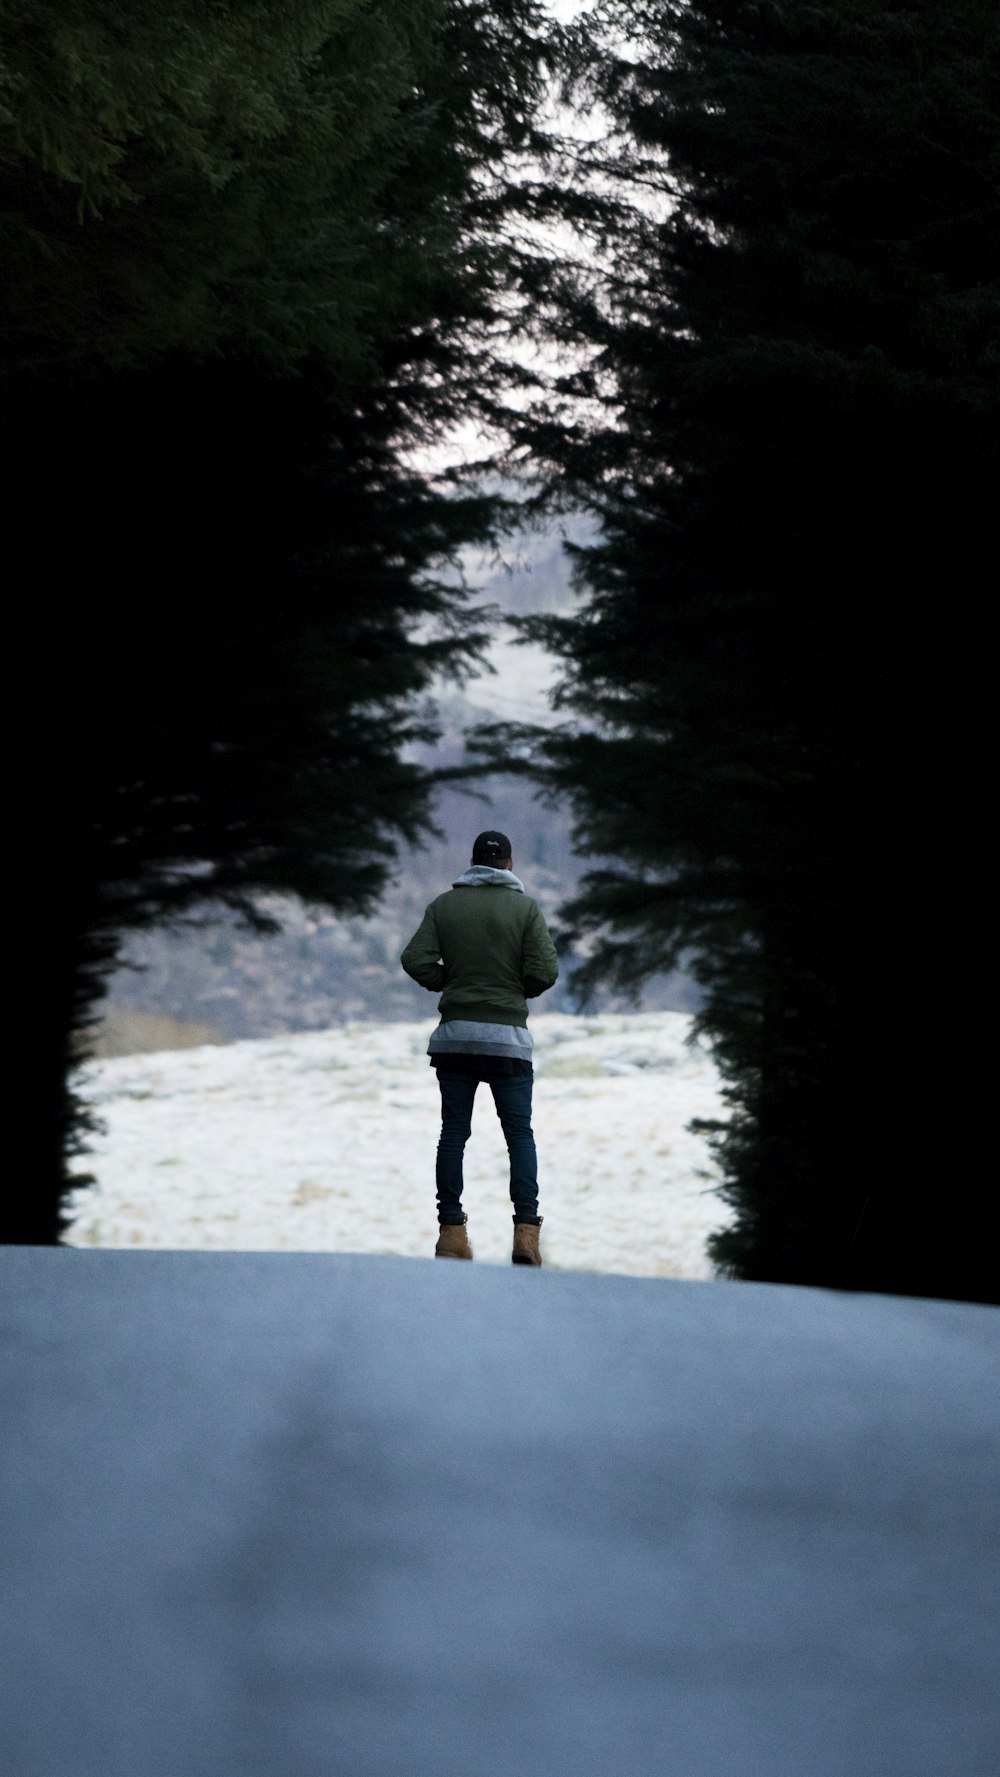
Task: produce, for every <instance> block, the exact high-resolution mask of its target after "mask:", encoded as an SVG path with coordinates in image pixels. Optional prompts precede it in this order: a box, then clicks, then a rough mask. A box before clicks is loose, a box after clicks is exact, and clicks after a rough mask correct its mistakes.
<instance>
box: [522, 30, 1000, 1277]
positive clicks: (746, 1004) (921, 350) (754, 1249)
mask: <svg viewBox="0 0 1000 1777" xmlns="http://www.w3.org/2000/svg"><path fill="white" fill-rule="evenodd" d="M997 41H998V25H997V15H996V12H995V9H994V8H991V7H989V6H987V5H985V4H983V3H982V0H959V3H958V4H957V5H955V6H952V7H949V8H948V9H947V11H946V12H944V13H943V12H942V11H941V9H940V8H939V7H938V6H937V5H936V4H934V3H933V0H896V3H893V4H888V3H885V4H880V5H875V6H872V5H870V4H862V3H861V0H824V3H821V4H818V5H815V6H809V7H795V6H792V7H789V6H785V5H781V4H777V3H776V0H775V3H772V0H762V3H761V4H759V5H754V6H752V7H751V6H746V5H744V4H741V3H740V0H705V3H700V0H690V3H689V0H683V3H677V4H674V3H672V0H648V3H646V4H643V3H642V0H640V3H639V4H638V5H632V4H631V3H630V4H629V5H628V6H627V7H625V6H620V5H618V4H617V3H616V0H609V3H608V4H606V5H604V6H603V7H601V8H599V9H598V12H597V14H596V15H595V16H594V17H591V18H589V19H587V20H585V21H584V22H583V23H582V25H581V26H580V27H579V30H578V32H577V35H576V43H575V52H574V53H575V61H576V76H577V82H578V87H579V89H580V90H582V91H584V92H586V93H587V94H588V95H589V96H591V97H596V98H598V99H599V100H600V101H601V102H602V103H603V105H604V106H605V108H606V111H607V113H608V114H609V115H610V118H611V120H612V125H613V130H614V131H617V135H616V134H614V133H611V134H610V135H609V136H608V137H607V139H606V140H605V141H604V142H602V143H601V144H600V145H598V146H597V147H595V148H594V149H593V150H592V152H591V160H592V163H593V168H594V171H595V173H599V174H600V180H601V181H602V182H603V189H604V192H605V193H606V197H607V203H606V208H605V224H604V231H603V239H601V240H599V245H600V248H601V251H602V253H603V255H604V258H603V265H604V271H603V274H602V276H601V277H598V276H597V275H596V274H592V275H590V276H589V277H579V276H578V277H576V278H573V277H570V276H568V275H566V274H565V273H563V272H559V273H557V275H556V276H555V277H554V278H553V279H552V280H550V283H549V287H548V293H547V294H548V301H549V303H550V305H551V308H552V310H553V312H554V313H555V314H556V315H557V317H558V321H559V326H560V328H561V331H562V334H563V336H564V337H567V338H574V339H576V340H577V341H578V342H582V343H583V344H584V345H585V346H586V347H587V348H588V349H589V354H590V355H589V359H588V362H587V364H586V368H585V369H582V370H579V371H577V372H576V373H571V372H568V373H567V375H566V376H565V378H564V379H563V383H562V390H563V393H565V394H575V395H576V396H578V397H585V398H586V399H587V401H588V402H589V403H590V404H591V411H592V412H593V411H594V410H595V409H596V411H597V414H598V417H597V418H596V419H593V420H587V419H585V418H580V417H577V419H576V421H575V423H573V424H569V423H566V424H559V423H557V422H554V420H553V415H552V410H551V406H550V407H549V408H548V409H547V410H546V411H544V412H538V413H536V414H535V416H534V419H533V421H529V422H527V423H526V424H525V427H524V430H523V434H522V437H521V441H520V442H521V447H522V448H524V447H525V446H530V448H531V449H532V450H533V451H534V452H535V453H536V456H538V457H539V458H541V459H543V460H546V461H547V463H548V465H549V469H550V490H557V492H558V497H559V498H561V499H573V500H575V501H577V502H578V503H580V504H582V505H583V506H584V507H585V508H587V509H588V510H590V511H591V512H593V513H594V514H596V515H597V516H598V517H599V519H600V521H601V525H602V535H601V538H600V540H599V541H598V542H597V544H596V545H595V546H593V547H592V548H589V549H582V550H578V551H576V555H577V562H578V568H579V575H580V583H581V587H582V588H583V590H584V592H585V594H586V600H585V605H584V609H583V613H582V615H581V616H580V617H578V618H572V619H565V620H556V619H551V618H544V619H536V620H533V621H531V622H530V623H528V624H527V625H526V628H527V629H528V631H529V632H530V633H531V634H533V635H534V636H536V637H541V638H542V639H544V640H545V641H546V642H547V643H548V644H549V645H550V646H551V647H553V648H554V649H555V650H556V651H557V652H558V653H559V654H560V655H561V656H562V659H563V661H564V663H565V668H566V681H565V686H564V692H563V703H564V707H565V709H566V710H567V711H568V712H569V715H570V720H569V721H568V722H567V723H565V724H564V726H563V727H562V728H561V729H560V730H557V731H556V733H555V734H554V735H550V736H543V735H539V734H534V735H532V734H529V733H525V734H523V735H522V737H521V746H522V758H523V760H524V762H525V763H526V764H527V765H528V766H529V767H530V768H531V769H533V770H535V772H536V773H537V774H538V775H539V777H540V778H541V780H542V781H543V782H547V783H548V784H549V785H551V786H552V787H553V788H555V789H558V790H559V791H560V792H562V793H569V794H570V795H571V796H572V797H573V798H574V801H575V807H576V812H577V817H578V835H579V839H580V843H581V845H582V847H583V848H584V849H585V850H586V851H588V852H589V853H592V854H598V855H600V854H604V855H606V856H607V857H609V858H610V859H617V860H623V861H624V862H623V863H621V864H618V863H610V864H609V865H608V867H607V868H604V869H601V868H597V869H595V871H594V872H592V873H591V875H590V876H589V878H588V879H586V880H585V884H584V888H583V890H582V892H581V893H580V895H579V896H578V898H577V899H576V900H575V902H574V903H573V905H572V906H571V907H570V908H569V910H568V915H569V919H570V922H571V923H572V925H573V926H574V927H575V929H576V931H577V933H578V934H586V935H588V936H589V938H590V941H591V943H592V945H593V951H592V956H591V959H590V962H589V964H588V967H587V970H586V971H585V979H586V978H587V977H589V978H590V979H591V980H596V979H599V978H610V979H612V980H614V981H616V982H618V983H619V984H623V985H628V984H630V983H631V984H635V983H638V982H641V981H642V980H643V979H645V978H646V976H647V975H648V974H650V973H652V972H653V971H655V970H657V969H662V968H664V967H669V966H670V965H671V964H672V963H674V962H676V960H677V959H678V957H679V956H681V955H682V954H684V955H686V956H687V957H688V958H689V959H690V960H691V964H692V966H693V967H694V969H695V972H696V973H697V975H698V978H699V980H700V981H701V983H702V985H703V987H704V990H705V993H706V996H707V997H706V1006H705V1011H704V1015H703V1020H702V1022H703V1026H704V1028H705V1029H706V1030H707V1031H708V1032H709V1033H710V1034H711V1036H712V1038H713V1040H714V1042H715V1045H716V1049H717V1052H718V1055H719V1058H720V1061H721V1064H722V1068H723V1072H724V1075H725V1078H726V1081H727V1084H728V1091H729V1096H730V1101H731V1104H732V1108H733V1117H732V1121H731V1123H730V1124H729V1125H728V1127H727V1128H726V1129H724V1130H719V1131H717V1132H716V1134H717V1139H718V1147H719V1152H720V1154H721V1157H722V1162H723V1165H724V1169H725V1177H726V1185H725V1190H724V1196H725V1197H726V1199H727V1201H728V1202H729V1203H730V1204H731V1205H732V1206H733V1208H734V1209H735V1212H736V1217H735V1223H734V1225H733V1227H732V1228H731V1229H730V1230H729V1231H727V1232H725V1233H720V1234H719V1235H718V1236H717V1237H716V1239H715V1241H714V1254H715V1258H716V1260H717V1262H718V1263H719V1265H720V1266H721V1267H722V1268H723V1270H725V1271H727V1272H729V1273H730V1274H733V1275H736V1276H739V1277H743V1278H750V1279H771V1280H778V1281H783V1282H792V1283H802V1284H813V1285H816V1284H819V1285H835V1286H847V1287H864V1288H876V1289H885V1290H897V1291H904V1292H914V1293H929V1294H938V1295H954V1296H971V1297H973V1298H979V1299H984V1300H995V1299H996V1289H997V1285H996V1280H995V1270H994V1268H993V1267H990V1266H987V1265H986V1264H985V1263H984V1262H983V1261H982V1259H981V1257H980V1253H979V1251H978V1246H977V1240H976V1235H975V1231H974V1230H975V1227H976V1224H977V1219H978V1213H979V1210H980V1207H981V1203H982V1197H981V1192H982V1181H981V1177H980V1176H978V1175H977V1171H976V1167H975V1166H974V1165H973V1164H970V1163H969V1162H968V1161H967V1159H966V1158H965V1156H964V1153H963V1145H964V1141H965V1137H964V1133H963V1126H964V1118H963V1111H964V1097H965V1093H964V1082H963V1079H962V1068H963V1066H964V1065H965V1064H964V1062H962V1061H961V1060H959V1059H957V1058H955V1057H954V1056H953V1055H949V1053H948V1048H949V1045H948V1043H947V1041H946V1040H945V1039H944V1038H943V1025H944V1023H945V1019H944V1017H943V1015H942V1012H941V995H940V985H941V980H942V977H944V976H946V975H947V976H949V977H950V979H949V986H948V990H947V997H948V1000H949V1002H950V1004H953V1005H957V1004H958V1003H959V1002H958V995H957V993H956V989H957V988H958V987H960V985H961V982H960V979H958V978H957V977H958V976H960V974H961V973H964V972H966V971H968V970H969V969H971V968H973V967H974V962H973V961H972V960H971V959H970V961H968V962H966V963H964V964H962V965H960V966H956V963H955V960H954V959H955V940H956V937H957V934H958V933H959V932H960V931H961V929H962V925H963V922H964V921H965V919H966V917H967V916H966V902H967V898H969V897H970V892H971V891H970V887H969V876H968V871H967V868H966V863H965V855H966V848H965V845H964V844H960V843H959V836H958V833H957V832H956V830H955V828H954V826H953V825H952V823H951V822H950V821H949V819H948V815H947V809H948V806H949V802H950V801H951V799H952V798H958V797H962V796H964V795H965V794H966V792H967V783H968V775H969V771H970V769H971V767H972V766H973V765H974V762H975V760H974V748H973V746H972V745H971V744H970V743H969V741H968V739H967V738H966V736H967V730H966V729H964V727H962V728H961V729H960V732H961V740H960V743H959V744H958V745H956V744H955V737H956V729H957V728H959V727H960V718H959V712H958V709H957V706H956V703H955V700H954V686H953V684H952V682H951V680H952V675H959V676H960V677H961V681H962V683H963V684H965V685H967V686H968V688H969V696H970V698H974V696H975V693H974V692H973V689H972V684H973V681H972V680H971V679H970V677H969V673H968V665H969V663H968V653H969V646H968V624H969V621H970V617H971V615H972V613H974V612H975V610H976V606H977V601H978V600H979V599H980V598H981V596H982V592H983V590H984V587H985V575H986V574H987V573H988V572H989V571H990V570H989V567H988V564H989V563H990V562H991V560H992V557H993V555H994V553H995V550H994V546H993V541H992V530H993V525H994V514H995V510H996V494H997V486H996V470H997V437H998V419H1000V387H998V384H1000V351H998V340H1000V289H998V281H997V279H998V268H1000V120H998V114H997V94H998V91H1000V84H998V82H997ZM594 189H595V191H598V192H600V190H601V183H600V182H598V181H595V185H594ZM630 194H631V195H632V197H633V200H634V201H633V202H632V205H631V211H630V213H628V214H626V213H625V212H626V211H627V210H628V200H629V196H630ZM616 203H617V204H620V205H623V206H624V209H623V210H619V211H618V212H617V213H616V212H615V208H614V206H615V204H616ZM595 238H597V237H595ZM577 411H578V415H579V411H580V410H579V409H578V410H577ZM602 414H603V416H604V417H603V418H602V417H601V415H602ZM504 741H505V746H507V747H508V748H509V744H510V737H509V736H505V737H504ZM983 940H984V934H983V933H981V932H976V934H975V936H974V937H973V939H972V944H973V951H972V957H973V958H974V957H975V956H976V955H977V954H978V949H979V947H980V946H981V945H982V943H983ZM932 1052H933V1059H932V1058H931V1053H932ZM949 1069H951V1070H952V1071H950V1072H949ZM956 1161H958V1168H959V1176H958V1177H956V1176H955V1173H956ZM928 1198H930V1200H931V1201H933V1202H934V1203H935V1205H936V1212H935V1214H934V1215H933V1217H932V1216H931V1214H930V1213H929V1212H928V1209H927V1207H926V1205H927V1201H928Z"/></svg>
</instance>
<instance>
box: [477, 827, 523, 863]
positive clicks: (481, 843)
mask: <svg viewBox="0 0 1000 1777" xmlns="http://www.w3.org/2000/svg"><path fill="white" fill-rule="evenodd" d="M513 855H514V848H513V846H512V845H511V843H510V840H509V839H508V838H507V835H506V833H493V832H489V833H480V835H479V837H478V839H477V840H476V842H475V844H474V845H473V847H472V862H473V863H474V864H493V865H494V867H496V868H499V866H500V865H501V864H506V862H507V859H508V858H511V857H513Z"/></svg>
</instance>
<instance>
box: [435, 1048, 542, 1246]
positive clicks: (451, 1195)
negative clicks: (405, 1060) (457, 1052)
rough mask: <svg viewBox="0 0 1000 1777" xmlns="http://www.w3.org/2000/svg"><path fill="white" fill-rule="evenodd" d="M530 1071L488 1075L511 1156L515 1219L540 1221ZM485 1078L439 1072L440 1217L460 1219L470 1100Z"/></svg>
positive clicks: (511, 1191)
mask: <svg viewBox="0 0 1000 1777" xmlns="http://www.w3.org/2000/svg"><path fill="white" fill-rule="evenodd" d="M531 1082H532V1075H531V1074H528V1073H525V1074H515V1075H514V1076H513V1077H512V1078H511V1079H508V1080H490V1081H488V1082H487V1083H488V1085H489V1088H490V1091H491V1092H492V1094H493V1103H494V1104H495V1105H496V1108H497V1116H498V1117H499V1118H500V1125H501V1128H502V1129H503V1132H504V1138H505V1140H506V1142H507V1152H508V1154H509V1155H510V1195H511V1201H512V1203H513V1205H514V1220H515V1222H535V1223H537V1222H538V1157H537V1155H536V1153H535V1138H534V1136H533V1135H532V1133H531ZM482 1083H483V1082H481V1081H479V1080H473V1079H470V1078H468V1077H467V1076H466V1075H465V1074H449V1073H445V1072H444V1070H442V1071H441V1072H440V1073H439V1074H438V1084H439V1086H440V1087H441V1140H440V1141H439V1142H438V1151H437V1200H438V1221H439V1222H442V1223H449V1222H451V1223H454V1222H460V1221H461V1220H462V1182H463V1181H462V1155H463V1154H464V1152H465V1144H466V1142H467V1141H468V1139H469V1136H470V1134H471V1133H472V1105H473V1100H474V1099H475V1096H476V1087H477V1086H479V1085H481V1084H482Z"/></svg>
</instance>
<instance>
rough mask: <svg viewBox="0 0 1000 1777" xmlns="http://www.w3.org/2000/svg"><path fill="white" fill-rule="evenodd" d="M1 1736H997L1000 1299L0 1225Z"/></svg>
mask: <svg viewBox="0 0 1000 1777" xmlns="http://www.w3.org/2000/svg"><path fill="white" fill-rule="evenodd" d="M0 1302H2V1303H3V1321H4V1352H5V1357H6V1363H5V1366H4V1367H3V1370H2V1371H0V1387H2V1388H3V1389H4V1391H5V1392H4V1394H3V1396H2V1397H0V1414H2V1417H3V1425H4V1436H3V1438H2V1439H0V1513H2V1518H3V1525H4V1532H5V1537H4V1543H5V1553H4V1609H3V1612H2V1613H0V1763H2V1766H3V1769H4V1770H5V1771H7V1772H10V1773H11V1774H12V1777H14V1774H16V1777H331V1774H334V1773H335V1774H336V1777H341V1774H343V1777H554V1774H558V1773H562V1772H571V1773H573V1777H618V1774H619V1773H621V1774H622V1777H993V1774H994V1773H995V1771H996V1770H997V1748H998V1746H1000V1703H998V1693H997V1686H996V1650H997V1646H998V1644H1000V1570H998V1553H997V1552H998V1548H1000V1535H998V1531H1000V1523H998V1518H1000V1510H998V1495H997V1484H996V1477H997V1472H998V1464H1000V1393H998V1391H997V1387H996V1377H997V1363H998V1358H1000V1315H998V1314H997V1312H996V1310H994V1309H990V1308H978V1307H973V1306H969V1305H967V1304H954V1303H944V1302H916V1301H905V1300H903V1301H900V1300H891V1299H888V1298H885V1297H875V1296H869V1297H853V1298H851V1297H846V1298H845V1297H839V1296H835V1295H833V1294H830V1293H826V1292H822V1291H818V1290H799V1289H789V1288H785V1289H782V1288H768V1287H764V1286H760V1285H752V1284H723V1283H661V1282H654V1281H652V1280H650V1279H636V1278H621V1277H595V1276H587V1275H584V1274H581V1273H564V1274H558V1273H554V1272H547V1271H541V1272H532V1273H525V1272H521V1271H517V1270H514V1269H512V1268H510V1267H507V1268H506V1269H504V1270H501V1269H500V1268H499V1267H493V1266H486V1265H483V1266H479V1265H455V1264H452V1265H441V1264H438V1265H435V1264H434V1263H433V1262H431V1261H425V1262H420V1261H417V1260H412V1259H393V1258H366V1257H349V1256H344V1255H329V1254H279V1253H263V1254H260V1253H258V1254H245V1253H241V1254H237V1253H163V1252H151V1253H121V1252H117V1253H113V1252H65V1251H35V1252H31V1251H28V1250H25V1249H20V1250H18V1249H16V1248H14V1249H10V1248H8V1249H6V1250H3V1249H0Z"/></svg>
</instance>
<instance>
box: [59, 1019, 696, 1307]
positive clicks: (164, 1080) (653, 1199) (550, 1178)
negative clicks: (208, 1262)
mask: <svg viewBox="0 0 1000 1777" xmlns="http://www.w3.org/2000/svg"><path fill="white" fill-rule="evenodd" d="M432 1027H433V1020H426V1021H424V1020H422V1021H421V1022H420V1023H411V1024H355V1025H346V1026H342V1027H338V1028H335V1029H333V1030H329V1031H323V1032H319V1033H307V1034H302V1035H294V1036H281V1037H273V1038H267V1039H263V1040H258V1041H255V1042H243V1043H234V1044H232V1045H230V1046H227V1047H221V1048H220V1047H204V1048H200V1049H189V1050H180V1051H173V1052H168V1053H162V1054H158V1055H136V1056H124V1057H120V1058H117V1059H115V1060H111V1061H101V1062H91V1063H88V1064H87V1065H86V1066H85V1067H84V1068H82V1069H81V1070H80V1075H79V1082H78V1083H79V1089H80V1091H81V1095H82V1096H83V1097H84V1098H86V1100H87V1101H88V1102H89V1103H90V1104H92V1105H93V1107H94V1108H95V1110H96V1111H97V1113H98V1115H99V1117H100V1118H101V1120H102V1122H103V1124H104V1126H105V1128H104V1133H103V1134H101V1135H99V1136H97V1137H95V1139H94V1142H93V1146H92V1150H91V1152H90V1154H89V1155H87V1156H84V1157H81V1159H80V1160H79V1162H78V1170H79V1171H80V1172H90V1173H91V1174H93V1176H94V1177H95V1179H96V1181H97V1183H96V1187H95V1188H94V1189H81V1190H79V1191H77V1192H75V1193H74V1194H73V1197H72V1200H71V1204H70V1211H71V1215H72V1224H71V1227H70V1229H69V1232H68V1234H67V1235H66V1239H67V1242H68V1243H69V1244H71V1245H75V1246H100V1247H136V1246H138V1247H168V1248H229V1249H233V1250H244V1251H247V1250H280V1249H285V1250H292V1251H332V1252H367V1253H398V1254H401V1255H403V1256H421V1255H427V1254H430V1253H432V1252H433V1248H434V1241H435V1238H436V1234H437V1217H436V1214H435V1202H434V1155H435V1149H436V1146H437V1138H438V1129H439V1111H438V1105H439V1098H438V1090H437V1081H436V1077H435V1075H434V1072H433V1070H432V1069H431V1068H430V1066H429V1065H428V1062H427V1056H426V1048H427V1038H428V1035H429V1033H430V1030H431V1029H432ZM531 1029H532V1031H533V1033H534V1038H535V1093H534V1119H533V1120H534V1129H535V1137H536V1141H537V1143H538V1153H539V1182H540V1208H541V1213H542V1215H543V1216H544V1218H545V1226H544V1229H543V1234H542V1252H543V1256H544V1259H545V1262H546V1264H548V1265H550V1266H553V1267H556V1268H562V1269H567V1270H589V1271H609V1272H620V1273H628V1274H632V1275H647V1276H654V1277H685V1278H706V1277H710V1276H711V1275H712V1268H711V1265H710V1264H709V1261H708V1259H707V1256H706V1252H705V1241H706V1238H707V1236H708V1235H709V1234H710V1233H711V1232H712V1231H713V1229H715V1228H718V1227H719V1226H721V1225H722V1224H723V1223H724V1222H725V1221H726V1220H727V1219H728V1212H727V1210H726V1209H725V1206H724V1205H723V1204H722V1203H721V1201H720V1199H719V1198H718V1196H717V1195H716V1186H717V1184H718V1173H717V1168H716V1167H715V1165H714V1162H713V1161H712V1159H711V1156H710V1155H709V1153H708V1150H707V1147H706V1144H705V1141H704V1139H703V1138H702V1137H700V1136H696V1135H693V1134H691V1133H689V1131H688V1130H687V1128H686V1125H687V1124H688V1123H689V1122H690V1120H691V1119H692V1118H693V1117H720V1116H723V1115H724V1114H725V1113H724V1108H723V1105H722V1101H721V1096H720V1087H719V1079H718V1075H717V1073H716V1070H715V1067H714V1064H713V1062H712V1059H711V1056H710V1054H709V1052H708V1050H707V1048H706V1047H705V1046H704V1045H702V1044H701V1043H697V1042H696V1043H694V1044H690V1043H689V1042H688V1038H689V1036H690V1031H691V1019H690V1018H689V1017H688V1016H687V1015H686V1014H684V1013H680V1012H658V1013H642V1014H604V1015H602V1016H600V1017H593V1018H588V1017H572V1016H569V1015H566V1014H559V1013H552V1014H548V1015H544V1014H543V1015H541V1016H539V1017H537V1018H533V1019H532V1020H531ZM465 1181H466V1182H465V1194H464V1203H465V1208H466V1211H467V1213H468V1216H469V1233H470V1236H471V1239H472V1244H473V1248H474V1250H475V1254H476V1258H477V1260H485V1261H487V1262H492V1263H496V1264H509V1262H510V1240H511V1206H510V1198H509V1194H508V1163H507V1153H506V1148H505V1146H504V1141H503V1136H502V1133H501V1130H500V1125H499V1122H498V1120H497V1117H496V1113H495V1110H494V1108H493V1099H492V1095H491V1093H490V1090H489V1087H488V1086H480V1088H479V1091H478V1093H477V1096H476V1107H475V1112H474V1116H473V1125H472V1137H471V1140H470V1142H469V1145H468V1147H467V1149H466V1163H465Z"/></svg>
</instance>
